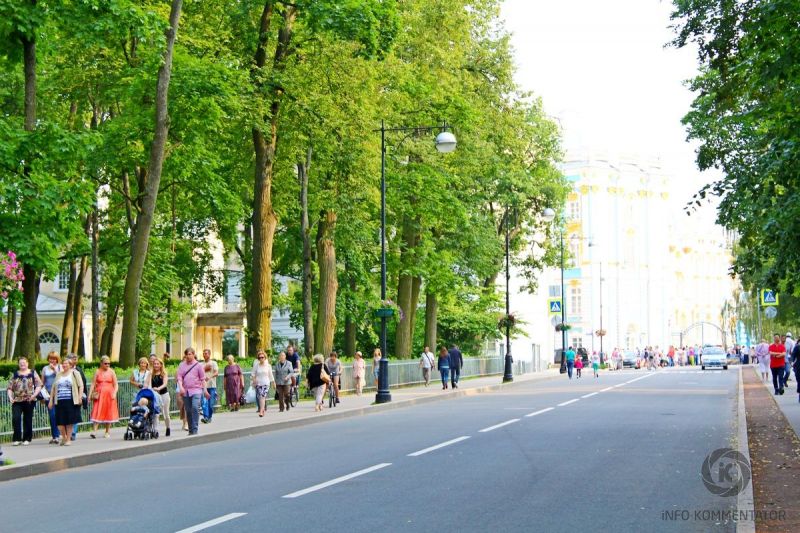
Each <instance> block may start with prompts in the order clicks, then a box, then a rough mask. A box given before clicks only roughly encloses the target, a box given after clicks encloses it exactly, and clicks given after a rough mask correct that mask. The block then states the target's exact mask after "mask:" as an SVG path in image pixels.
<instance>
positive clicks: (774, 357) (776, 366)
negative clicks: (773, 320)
mask: <svg viewBox="0 0 800 533" xmlns="http://www.w3.org/2000/svg"><path fill="white" fill-rule="evenodd" d="M785 366H786V346H784V345H783V343H782V342H781V336H780V335H778V334H777V333H776V334H775V337H774V339H773V341H772V344H770V345H769V369H770V371H771V372H772V386H773V387H774V388H775V395H776V396H777V395H779V394H783V371H784V367H785Z"/></svg>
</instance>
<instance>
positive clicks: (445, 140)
mask: <svg viewBox="0 0 800 533" xmlns="http://www.w3.org/2000/svg"><path fill="white" fill-rule="evenodd" d="M377 131H379V132H380V133H381V302H382V304H381V305H384V304H383V302H385V301H386V132H394V131H400V132H414V133H431V132H434V131H438V132H439V134H438V135H437V136H436V140H435V144H436V149H437V150H438V151H439V152H440V153H444V154H446V153H449V152H452V151H453V150H455V149H456V136H455V135H453V134H452V133H451V132H449V131H447V123H446V122H445V123H443V124H442V125H441V126H421V127H398V128H387V127H386V125H385V123H384V121H382V120H381V128H380V129H379V130H377ZM387 319H388V316H386V313H381V340H380V343H381V356H382V357H381V360H380V362H379V363H378V392H377V394H375V403H387V402H390V401H392V394H391V393H390V392H389V360H388V353H387V341H386V321H387Z"/></svg>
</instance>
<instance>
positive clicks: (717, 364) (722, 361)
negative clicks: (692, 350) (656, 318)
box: [700, 346, 728, 370]
mask: <svg viewBox="0 0 800 533" xmlns="http://www.w3.org/2000/svg"><path fill="white" fill-rule="evenodd" d="M700 367H701V368H702V369H703V370H705V369H706V368H721V369H723V370H728V354H726V353H725V350H723V349H722V348H718V347H716V346H708V347H705V348H703V355H701V356H700Z"/></svg>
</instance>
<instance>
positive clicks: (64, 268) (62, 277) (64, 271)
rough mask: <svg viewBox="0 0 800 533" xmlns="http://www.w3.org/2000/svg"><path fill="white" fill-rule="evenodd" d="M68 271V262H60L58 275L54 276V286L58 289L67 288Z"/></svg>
mask: <svg viewBox="0 0 800 533" xmlns="http://www.w3.org/2000/svg"><path fill="white" fill-rule="evenodd" d="M69 272H70V267H69V263H61V268H59V270H58V277H56V287H58V290H60V291H66V290H69Z"/></svg>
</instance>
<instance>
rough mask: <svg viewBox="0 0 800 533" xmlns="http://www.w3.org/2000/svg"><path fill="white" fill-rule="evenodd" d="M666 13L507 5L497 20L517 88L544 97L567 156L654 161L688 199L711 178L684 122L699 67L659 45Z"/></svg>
mask: <svg viewBox="0 0 800 533" xmlns="http://www.w3.org/2000/svg"><path fill="white" fill-rule="evenodd" d="M671 9H672V4H671V2H669V1H667V0H664V1H661V0H506V1H505V2H504V3H503V7H502V16H503V18H504V19H505V24H506V28H507V29H508V30H509V31H510V32H511V33H512V46H513V47H514V49H515V61H516V64H517V69H518V72H517V82H518V83H519V84H520V85H521V87H522V88H523V89H524V90H528V91H532V92H533V93H534V94H536V95H538V96H541V97H542V100H543V102H544V107H545V110H546V112H547V113H548V114H549V115H551V116H553V117H555V118H557V119H558V120H559V122H560V123H561V126H562V128H563V136H564V146H565V148H566V149H567V150H568V151H581V150H582V149H584V148H591V149H593V150H603V151H610V152H611V153H612V154H613V153H622V154H635V155H639V156H643V157H646V158H650V157H658V158H660V160H661V163H662V165H663V166H664V168H665V169H667V170H668V171H669V172H670V173H671V174H673V175H674V176H675V179H676V182H677V183H676V185H678V188H679V190H681V191H682V194H683V195H684V196H686V199H687V200H688V195H691V194H693V193H694V192H695V191H696V190H697V189H698V188H699V187H700V186H701V185H703V184H705V183H706V182H708V181H710V179H711V178H710V176H709V175H701V174H700V173H699V172H698V171H697V169H696V167H695V165H694V157H695V156H694V148H693V146H692V145H690V144H688V143H687V142H686V130H685V128H684V126H683V125H682V124H681V122H680V121H681V118H682V117H683V115H685V114H686V112H687V111H688V110H689V106H690V104H691V101H692V98H693V97H692V93H691V92H690V91H689V90H688V89H687V88H686V87H685V85H684V81H685V80H687V79H689V78H691V77H692V76H693V75H694V74H695V73H696V72H697V59H696V55H695V50H694V49H689V48H686V49H680V50H678V49H676V48H674V47H666V46H665V45H666V44H667V43H669V41H670V40H671V39H672V38H673V37H674V33H673V31H672V30H671V29H670V28H669V26H670V24H671V21H670V18H669V17H670V12H671Z"/></svg>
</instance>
